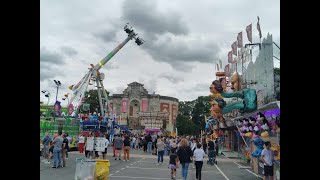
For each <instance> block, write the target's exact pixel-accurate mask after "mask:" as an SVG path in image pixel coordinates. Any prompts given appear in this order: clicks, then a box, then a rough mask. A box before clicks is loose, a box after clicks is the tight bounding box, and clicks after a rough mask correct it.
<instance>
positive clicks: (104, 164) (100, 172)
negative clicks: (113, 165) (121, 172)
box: [94, 159, 110, 180]
mask: <svg viewBox="0 0 320 180" xmlns="http://www.w3.org/2000/svg"><path fill="white" fill-rule="evenodd" d="M95 161H96V173H95V178H94V179H95V180H108V176H109V167H110V161H109V160H104V159H95Z"/></svg>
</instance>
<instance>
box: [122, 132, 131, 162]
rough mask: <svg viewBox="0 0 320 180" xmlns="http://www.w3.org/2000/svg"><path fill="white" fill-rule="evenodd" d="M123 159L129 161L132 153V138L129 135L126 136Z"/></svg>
mask: <svg viewBox="0 0 320 180" xmlns="http://www.w3.org/2000/svg"><path fill="white" fill-rule="evenodd" d="M123 146H124V148H123V161H129V154H130V138H129V136H128V135H126V136H125V138H124V141H123Z"/></svg>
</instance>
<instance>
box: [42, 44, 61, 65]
mask: <svg viewBox="0 0 320 180" xmlns="http://www.w3.org/2000/svg"><path fill="white" fill-rule="evenodd" d="M40 62H41V63H50V64H57V65H58V64H60V65H63V64H64V61H63V56H62V55H61V54H58V53H56V52H52V51H49V50H47V49H46V48H45V47H43V48H40Z"/></svg>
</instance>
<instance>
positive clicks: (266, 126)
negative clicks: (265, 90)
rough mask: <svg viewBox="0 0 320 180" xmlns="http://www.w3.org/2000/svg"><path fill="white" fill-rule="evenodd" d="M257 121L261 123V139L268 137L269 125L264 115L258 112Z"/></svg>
mask: <svg viewBox="0 0 320 180" xmlns="http://www.w3.org/2000/svg"><path fill="white" fill-rule="evenodd" d="M257 115H258V118H257V119H258V120H259V122H262V125H261V127H262V133H261V137H264V138H265V137H268V136H269V132H268V131H269V129H270V125H269V122H268V120H267V119H266V117H265V116H264V114H262V113H261V112H258V114H257Z"/></svg>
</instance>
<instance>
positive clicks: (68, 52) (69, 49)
mask: <svg viewBox="0 0 320 180" xmlns="http://www.w3.org/2000/svg"><path fill="white" fill-rule="evenodd" d="M61 51H62V52H63V53H64V54H66V55H68V56H74V55H77V54H78V52H77V51H76V50H75V49H73V48H72V47H68V46H62V47H61Z"/></svg>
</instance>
